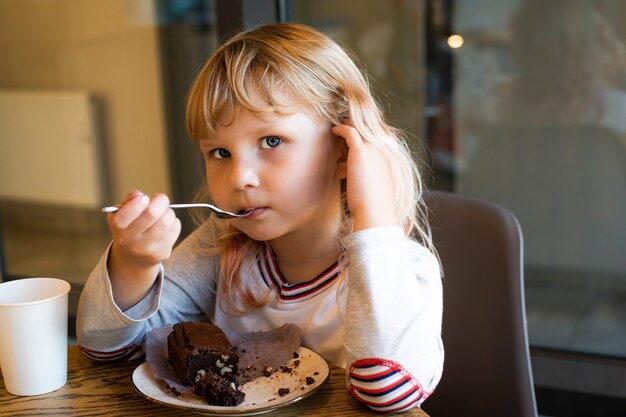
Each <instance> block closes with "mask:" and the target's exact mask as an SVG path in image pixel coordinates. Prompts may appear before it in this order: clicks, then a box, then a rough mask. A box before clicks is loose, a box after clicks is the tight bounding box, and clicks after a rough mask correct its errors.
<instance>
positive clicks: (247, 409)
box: [132, 347, 330, 416]
mask: <svg viewBox="0 0 626 417" xmlns="http://www.w3.org/2000/svg"><path fill="white" fill-rule="evenodd" d="M298 354H299V358H297V359H292V360H291V361H289V363H288V364H287V367H288V368H290V369H292V371H291V372H282V371H280V370H278V371H276V372H274V373H273V374H272V375H270V376H268V377H259V378H256V379H254V380H252V381H250V382H247V383H246V384H244V385H243V386H242V387H241V390H242V391H243V392H244V393H245V394H246V397H245V399H244V401H243V402H242V403H241V404H239V405H237V406H234V407H225V406H215V405H208V404H207V403H206V402H204V401H203V400H202V399H201V398H199V397H196V396H194V395H187V394H185V395H176V394H174V393H172V392H171V391H170V390H168V389H167V386H166V384H165V383H164V382H163V381H161V380H158V379H156V378H155V377H154V376H153V375H152V371H151V370H150V367H149V366H148V364H147V363H145V362H144V363H142V364H141V365H139V366H138V367H137V368H136V369H135V371H134V372H133V376H132V383H133V386H134V388H135V390H137V392H138V393H139V394H141V395H142V396H144V397H145V398H147V399H148V400H150V401H153V402H155V403H158V404H162V405H165V406H169V407H174V408H180V409H185V410H188V411H192V412H194V413H200V414H206V415H230V416H251V415H256V414H263V413H267V412H270V411H272V410H275V409H277V408H279V407H284V406H286V405H288V404H292V403H294V402H296V401H299V400H301V399H303V398H305V397H308V396H309V395H311V394H312V393H314V392H315V391H317V390H318V389H319V388H320V387H321V386H322V385H323V384H324V383H325V382H326V381H327V380H328V377H329V376H330V369H329V367H328V363H327V362H326V361H325V360H324V358H322V357H321V356H320V355H318V354H317V353H315V352H313V351H312V350H309V349H307V348H304V347H300V348H299V350H298ZM296 360H299V361H300V362H299V364H298V365H297V366H294V361H296ZM307 377H311V378H313V379H314V382H313V383H311V384H307V382H306V378H307ZM279 388H289V393H288V394H286V395H283V396H280V395H279V394H278V389H279Z"/></svg>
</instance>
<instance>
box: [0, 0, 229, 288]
mask: <svg viewBox="0 0 626 417" xmlns="http://www.w3.org/2000/svg"><path fill="white" fill-rule="evenodd" d="M214 21H215V15H214V12H213V2H211V1H185V2H170V1H159V0H154V1H152V0H112V1H106V2H103V1H99V0H80V1H79V0H57V1H43V0H30V1H23V0H4V1H0V45H2V51H3V54H2V59H1V60H0V138H2V150H1V151H0V178H1V180H0V212H1V214H2V219H1V220H2V222H1V223H2V226H3V234H4V239H3V240H4V252H5V273H6V274H5V275H6V276H5V277H4V279H9V278H15V277H22V276H53V277H58V278H62V279H65V280H68V281H70V282H71V283H72V284H73V287H74V288H75V289H77V290H80V287H81V286H82V284H83V283H84V281H85V280H86V278H87V276H88V274H89V272H90V271H91V269H92V268H93V266H94V265H95V264H96V262H97V260H98V258H99V257H100V256H101V254H102V253H103V252H104V250H105V249H106V247H107V244H108V242H109V239H110V236H109V232H108V228H107V226H106V220H105V216H104V215H103V214H102V213H100V207H102V206H103V205H109V204H111V203H114V202H116V201H120V200H121V199H122V198H123V196H124V195H125V194H126V193H127V192H129V191H131V190H134V189H141V190H143V191H144V192H146V193H148V194H152V193H154V192H164V193H167V194H170V195H171V193H172V192H173V188H174V187H173V186H172V185H171V183H172V179H171V177H170V162H171V161H170V155H169V154H170V152H169V149H170V148H176V146H175V145H171V144H169V142H170V141H175V140H177V138H180V137H181V136H185V134H184V128H182V129H181V128H180V126H184V117H183V116H182V115H183V114H184V106H185V100H184V95H185V94H186V89H187V88H188V87H189V83H190V81H189V80H190V79H192V78H193V76H194V73H195V72H196V71H197V69H198V65H199V62H201V60H203V59H205V58H206V56H208V54H209V53H210V51H211V50H212V49H213V48H214V47H215V44H216V43H217V41H216V38H217V35H216V30H215V24H214ZM179 80H182V81H181V82H184V83H185V84H186V85H185V86H184V92H183V93H181V92H180V91H181V90H182V89H183V87H179V86H178V84H177V82H178V81H179ZM181 109H183V110H181ZM181 130H182V131H183V133H180V132H181ZM181 140H187V139H186V137H184V138H182V139H181ZM178 148H180V147H178ZM70 299H71V300H72V298H70Z"/></svg>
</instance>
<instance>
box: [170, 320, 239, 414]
mask: <svg viewBox="0 0 626 417" xmlns="http://www.w3.org/2000/svg"><path fill="white" fill-rule="evenodd" d="M167 351H168V360H169V363H170V365H171V366H172V369H173V370H174V372H175V373H176V375H178V377H179V378H180V380H181V381H182V383H183V384H185V385H188V386H192V387H193V392H194V393H195V394H196V395H199V396H202V397H204V398H205V399H206V401H207V402H208V403H209V404H211V405H237V404H239V403H241V402H242V401H243V399H244V396H245V394H244V393H243V392H241V390H240V389H239V386H238V383H237V378H236V376H237V372H238V368H237V364H238V362H239V355H238V354H237V351H236V350H235V348H234V347H233V346H232V345H231V343H230V342H229V340H228V339H227V338H226V336H225V335H224V332H223V331H222V330H221V329H220V328H219V327H217V326H215V325H213V324H210V323H194V322H182V323H177V324H175V325H174V326H173V328H172V332H171V333H170V334H169V335H168V337H167Z"/></svg>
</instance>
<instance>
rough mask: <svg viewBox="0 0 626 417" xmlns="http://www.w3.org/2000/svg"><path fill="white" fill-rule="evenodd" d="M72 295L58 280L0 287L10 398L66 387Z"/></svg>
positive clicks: (1, 344) (0, 343)
mask: <svg viewBox="0 0 626 417" xmlns="http://www.w3.org/2000/svg"><path fill="white" fill-rule="evenodd" d="M69 291H70V284H69V283H67V282H66V281H63V280H60V279H55V278H25V279H18V280H15V281H9V282H5V283H2V284H0V368H1V369H2V376H3V378H4V385H5V387H6V389H7V391H9V392H10V393H11V394H14V395H38V394H44V393H46V392H51V391H54V390H56V389H59V388H61V387H62V386H63V385H65V383H66V382H67V300H68V292H69Z"/></svg>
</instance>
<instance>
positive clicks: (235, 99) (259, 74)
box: [187, 37, 345, 142]
mask: <svg viewBox="0 0 626 417" xmlns="http://www.w3.org/2000/svg"><path fill="white" fill-rule="evenodd" d="M296 58H297V59H296ZM316 67H319V65H315V64H314V63H313V62H311V61H309V60H305V59H303V58H302V57H293V56H290V55H289V54H288V53H285V51H280V50H278V49H277V48H271V47H270V45H259V44H254V45H250V41H249V40H246V39H239V40H238V41H237V37H235V41H233V42H231V43H227V44H225V45H224V46H223V47H222V48H220V49H218V51H217V52H216V53H215V55H214V56H213V57H212V58H211V59H210V60H209V61H208V62H207V63H206V65H205V66H204V68H203V69H202V71H201V72H200V74H199V75H198V77H197V78H196V81H195V82H194V84H193V86H192V88H191V91H190V95H189V101H188V103H187V130H188V132H189V135H190V136H191V137H192V138H193V139H194V140H195V141H196V142H199V141H201V140H206V139H210V138H211V137H212V136H213V135H214V134H215V130H216V124H217V121H218V120H220V119H221V118H222V117H224V118H226V119H225V120H226V123H227V124H228V123H230V122H232V121H233V119H234V118H235V117H236V114H237V110H238V109H240V108H243V109H246V110H248V111H250V112H252V113H268V112H278V113H285V114H287V113H289V111H288V109H289V108H293V107H294V106H295V107H297V108H298V109H301V110H302V111H305V112H307V113H310V114H312V115H316V116H318V117H321V118H322V119H325V120H329V121H334V122H336V121H337V120H338V119H337V114H340V113H342V112H345V109H343V108H339V109H335V107H337V103H338V102H340V103H341V102H342V100H337V97H338V96H342V93H341V92H340V91H337V88H336V87H334V86H332V85H330V84H329V83H328V81H327V79H328V78H329V77H328V76H327V74H321V73H320V70H319V68H316ZM324 79H326V81H324Z"/></svg>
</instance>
